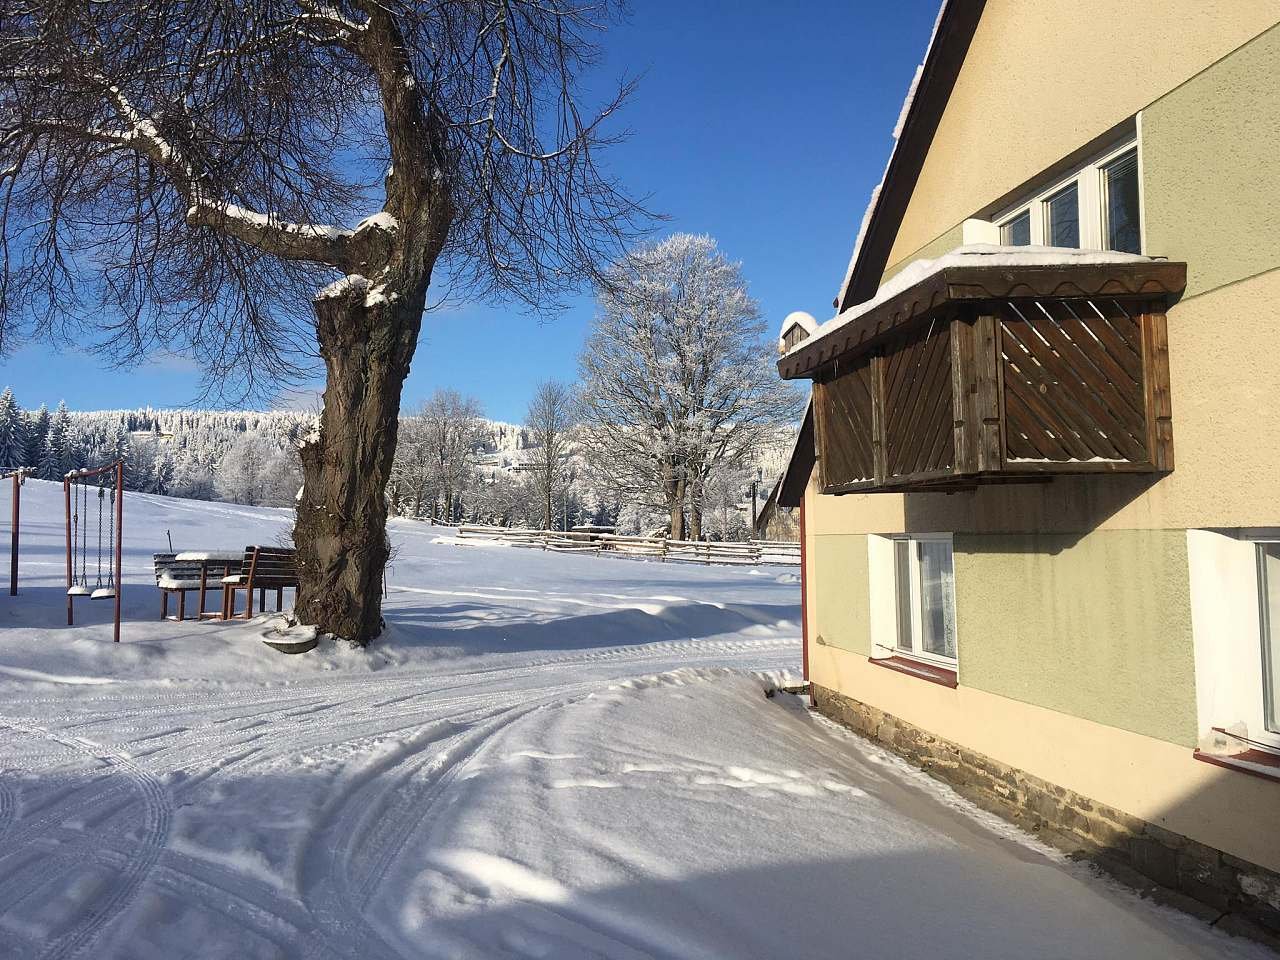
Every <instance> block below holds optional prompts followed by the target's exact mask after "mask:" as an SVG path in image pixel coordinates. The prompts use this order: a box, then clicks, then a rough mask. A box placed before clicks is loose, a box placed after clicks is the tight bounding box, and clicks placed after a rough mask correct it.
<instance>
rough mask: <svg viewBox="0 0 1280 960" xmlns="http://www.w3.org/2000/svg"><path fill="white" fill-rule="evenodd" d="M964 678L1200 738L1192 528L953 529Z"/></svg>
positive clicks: (1138, 728) (1104, 718)
mask: <svg viewBox="0 0 1280 960" xmlns="http://www.w3.org/2000/svg"><path fill="white" fill-rule="evenodd" d="M954 548H955V571H956V591H955V592H956V629H957V636H958V642H959V654H960V657H959V660H960V682H961V684H963V685H966V686H970V687H975V688H977V689H981V690H986V691H988V692H990V693H995V694H999V695H1000V696H1005V697H1011V698H1013V699H1015V700H1021V701H1024V702H1026V703H1033V704H1036V705H1038V706H1042V707H1047V708H1049V709H1051V710H1059V711H1061V712H1063V713H1068V714H1071V715H1073V716H1077V717H1082V718H1084V719H1087V720H1092V721H1095V722H1097V723H1104V724H1108V725H1110V726H1114V727H1120V728H1122V729H1125V730H1131V731H1133V732H1134V733H1140V734H1144V735H1146V736H1149V737H1155V738H1158V739H1161V740H1166V741H1169V742H1172V743H1178V744H1182V745H1184V746H1188V747H1192V746H1194V745H1195V743H1196V702H1195V666H1194V655H1193V650H1192V638H1191V602H1190V595H1189V577H1188V571H1187V540H1186V534H1185V533H1184V532H1183V531H1180V530H1106V531H1098V532H1095V533H1091V534H1088V535H1086V536H1084V537H1082V538H1079V539H1076V538H1075V537H1072V536H1062V535H1053V534H1018V535H1009V534H1003V535H991V534H977V535H975V534H956V536H955V541H954Z"/></svg>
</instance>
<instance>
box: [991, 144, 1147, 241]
mask: <svg viewBox="0 0 1280 960" xmlns="http://www.w3.org/2000/svg"><path fill="white" fill-rule="evenodd" d="M1137 150H1138V141H1137V140H1136V139H1131V140H1126V141H1125V142H1124V143H1122V144H1120V145H1118V146H1115V147H1111V148H1110V149H1108V150H1107V151H1106V152H1105V153H1102V154H1099V155H1097V156H1095V157H1094V158H1093V159H1092V160H1090V161H1089V162H1088V163H1086V164H1083V165H1082V166H1080V167H1077V168H1076V169H1075V170H1072V171H1071V172H1070V173H1069V174H1066V175H1065V176H1062V177H1059V178H1057V179H1055V180H1054V181H1053V182H1052V183H1048V184H1046V185H1044V186H1043V187H1038V188H1036V190H1035V192H1034V193H1031V194H1029V195H1027V196H1024V197H1022V199H1021V200H1020V201H1019V202H1018V203H1016V204H1014V205H1013V206H1010V207H1006V208H1005V209H1004V210H1003V211H1002V212H1001V213H1000V215H999V216H996V217H992V222H993V223H995V225H996V226H997V227H998V228H999V230H1000V242H1001V243H1004V228H1005V227H1006V226H1008V225H1009V223H1010V222H1011V221H1013V220H1015V219H1017V217H1018V216H1019V215H1020V214H1022V213H1024V212H1029V213H1030V220H1031V245H1032V246H1034V247H1040V246H1045V245H1046V244H1047V242H1048V240H1047V238H1048V235H1049V231H1048V226H1049V203H1048V201H1049V200H1051V199H1052V198H1053V197H1054V196H1056V195H1057V194H1058V193H1060V192H1061V191H1062V190H1064V189H1066V188H1067V187H1069V186H1071V184H1072V183H1075V184H1076V199H1077V202H1078V203H1079V205H1080V211H1079V213H1080V249H1081V250H1107V249H1109V248H1108V247H1107V222H1106V221H1107V218H1106V209H1105V207H1104V202H1105V200H1106V192H1107V191H1106V183H1105V182H1104V176H1103V170H1104V168H1105V167H1107V166H1108V165H1109V164H1110V163H1112V162H1114V161H1116V160H1119V159H1120V158H1121V157H1123V156H1124V155H1125V154H1127V153H1130V152H1135V153H1136V151H1137ZM1137 156H1138V208H1139V210H1141V209H1142V157H1141V155H1140V154H1137ZM1142 220H1143V218H1142V217H1141V216H1139V232H1140V233H1141V240H1142V243H1141V246H1142V250H1141V251H1140V252H1141V253H1146V245H1147V234H1146V230H1145V229H1143V227H1145V224H1143V223H1142Z"/></svg>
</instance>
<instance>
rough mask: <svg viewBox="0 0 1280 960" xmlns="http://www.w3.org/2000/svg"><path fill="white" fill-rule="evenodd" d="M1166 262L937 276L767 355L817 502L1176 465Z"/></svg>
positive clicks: (1174, 281) (1177, 287)
mask: <svg viewBox="0 0 1280 960" xmlns="http://www.w3.org/2000/svg"><path fill="white" fill-rule="evenodd" d="M1185 281H1186V265H1185V264H1182V263H1169V262H1165V261H1149V260H1142V261H1129V262H1119V263H1108V264H1088V263H1081V264H1069V265H1058V266H1053V267H1042V266H1036V267H1008V266H967V265H966V266H960V267H951V268H946V269H943V270H940V271H939V272H937V273H935V274H933V275H931V276H929V277H928V278H926V279H925V280H923V281H921V282H920V283H917V284H915V285H913V286H911V287H909V288H907V289H906V290H904V291H902V292H901V293H900V294H898V295H896V296H893V297H891V298H889V299H886V300H885V301H884V302H882V303H877V304H875V305H873V306H872V307H870V308H869V309H866V310H865V311H863V312H861V313H860V314H858V315H856V316H855V317H853V318H852V319H850V320H849V322H847V323H844V324H843V325H841V326H840V327H839V328H838V329H836V330H834V331H829V332H827V333H826V334H825V335H823V332H822V331H821V330H820V331H819V334H818V336H816V337H814V338H813V340H812V342H807V343H804V344H802V345H801V346H799V347H798V348H797V349H795V350H793V351H791V352H790V353H788V354H787V355H786V356H784V357H783V358H782V360H781V361H779V370H780V372H781V373H782V374H783V376H784V377H788V378H794V377H801V376H803V377H811V378H812V379H813V381H814V388H813V409H814V427H815V439H816V445H817V452H818V456H819V470H820V479H821V484H822V489H823V492H825V493H848V492H854V491H861V492H875V491H903V490H931V489H949V488H957V487H966V486H973V485H976V484H979V483H993V482H1011V481H1016V480H1028V479H1034V478H1048V477H1052V476H1058V475H1065V474H1087V473H1095V474H1096V473H1120V472H1125V473H1161V472H1168V471H1170V470H1172V469H1173V427H1172V410H1171V404H1170V397H1169V361H1168V341H1167V336H1166V330H1165V310H1166V309H1167V305H1168V303H1169V301H1170V299H1171V298H1173V297H1175V296H1176V295H1177V294H1178V293H1180V292H1181V290H1182V289H1183V286H1184V285H1185Z"/></svg>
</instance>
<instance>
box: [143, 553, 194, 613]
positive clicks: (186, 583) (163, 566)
mask: <svg viewBox="0 0 1280 960" xmlns="http://www.w3.org/2000/svg"><path fill="white" fill-rule="evenodd" d="M151 559H152V561H153V562H154V563H155V570H156V586H157V587H159V588H160V619H161V620H168V619H171V618H170V617H169V595H170V594H172V593H176V594H177V595H178V616H177V617H176V619H178V620H185V619H186V617H187V594H188V593H189V592H190V591H192V590H199V589H200V588H201V580H200V573H201V567H200V564H198V563H191V562H189V561H185V560H178V559H177V554H173V553H157V554H153V555H152V558H151Z"/></svg>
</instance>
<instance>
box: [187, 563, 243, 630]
mask: <svg viewBox="0 0 1280 960" xmlns="http://www.w3.org/2000/svg"><path fill="white" fill-rule="evenodd" d="M243 556H244V551H243V550H186V551H184V552H182V553H179V554H177V555H176V556H175V557H174V559H175V560H178V561H182V562H184V563H195V564H198V565H199V567H200V607H199V613H198V614H197V619H200V620H206V619H208V620H221V619H222V618H223V613H222V611H221V610H210V611H208V612H207V613H206V612H205V609H204V595H205V591H206V589H207V587H208V584H209V572H210V571H211V570H217V571H219V572H218V573H217V575H216V576H215V577H214V583H216V584H217V586H218V589H219V590H221V589H222V578H223V577H227V576H230V575H231V571H232V570H233V569H234V570H237V571H238V570H239V569H240V559H241V557H243Z"/></svg>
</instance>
